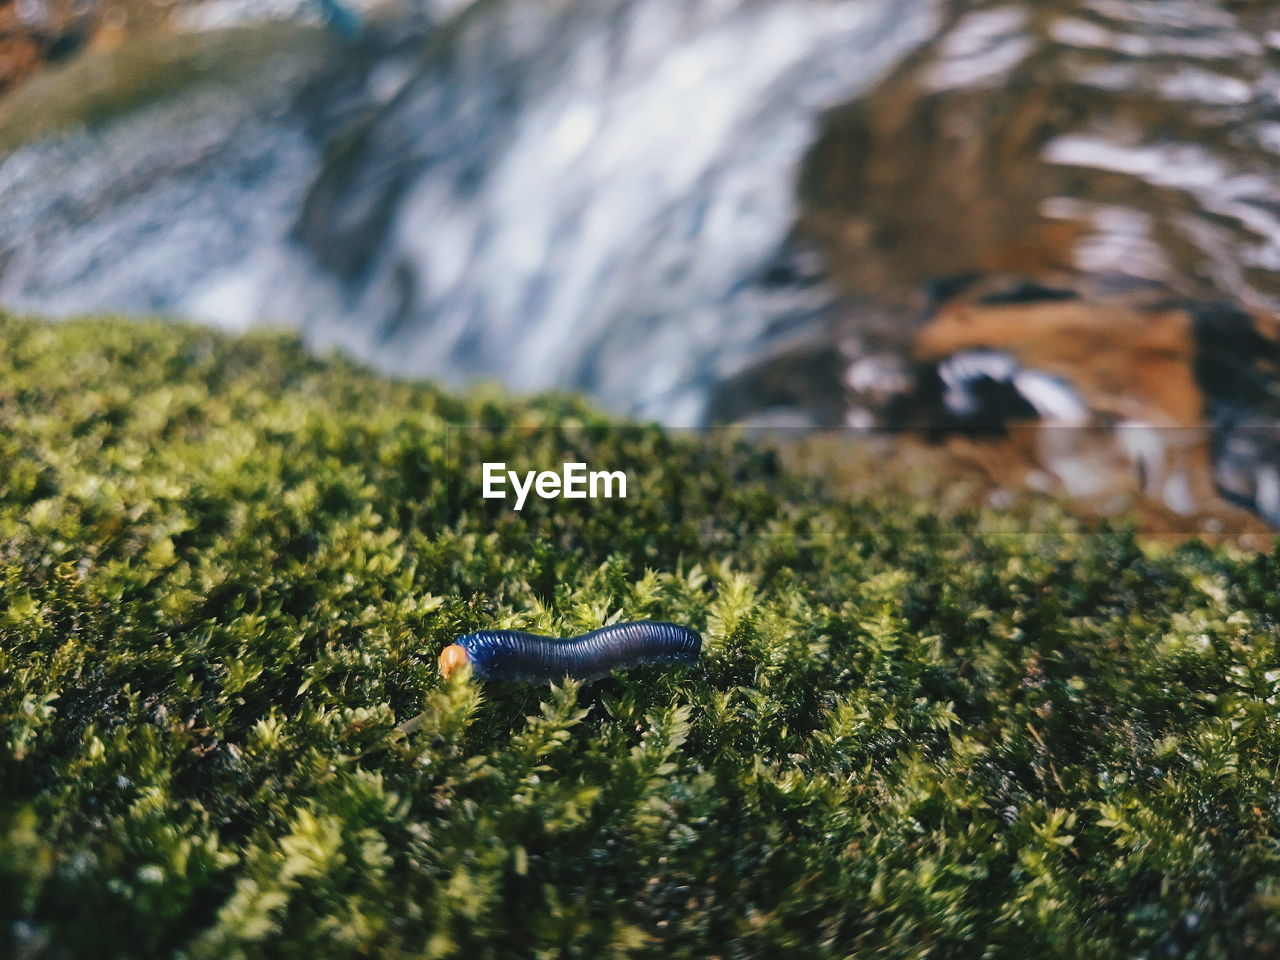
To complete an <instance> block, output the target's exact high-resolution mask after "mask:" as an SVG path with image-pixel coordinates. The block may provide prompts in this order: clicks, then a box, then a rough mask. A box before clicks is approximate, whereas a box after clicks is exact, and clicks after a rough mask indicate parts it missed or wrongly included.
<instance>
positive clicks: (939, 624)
mask: <svg viewBox="0 0 1280 960" xmlns="http://www.w3.org/2000/svg"><path fill="white" fill-rule="evenodd" d="M451 422H452V423H478V424H482V425H484V426H485V427H486V428H487V429H485V430H483V431H467V433H466V434H465V437H466V439H465V442H463V443H452V444H451V443H448V442H446V439H447V438H448V437H449V436H453V438H454V440H456V439H457V434H456V432H451V431H448V430H447V429H446V424H448V423H451ZM539 426H541V427H546V429H540V430H536V431H528V430H527V429H525V428H528V427H539ZM451 446H453V447H454V448H456V449H460V450H465V451H466V453H467V455H468V456H475V457H477V458H485V459H490V458H491V459H495V460H504V459H505V460H508V461H516V460H519V459H520V458H521V457H524V458H525V459H526V461H527V462H529V463H536V462H538V461H541V462H542V463H543V465H544V466H545V465H547V464H548V463H551V464H558V463H559V462H560V461H561V460H562V459H563V453H564V452H565V451H566V450H568V451H573V452H575V453H577V454H580V455H582V457H583V458H584V459H587V460H589V461H590V462H591V463H592V464H593V466H601V467H603V466H605V465H608V466H609V467H610V468H611V469H616V468H618V467H624V468H626V469H627V470H628V471H629V472H630V473H631V475H632V477H633V482H634V483H635V484H636V487H637V489H639V490H643V491H645V492H646V493H645V495H644V496H640V497H637V498H633V499H629V500H626V501H619V500H610V501H602V502H599V503H597V504H594V505H590V506H585V505H582V504H574V505H573V508H572V509H569V508H568V507H567V506H566V505H565V503H563V502H543V501H532V502H531V503H530V505H529V506H527V507H526V508H525V510H524V511H523V513H522V514H518V515H517V514H514V513H511V512H501V513H499V512H487V511H479V510H477V509H475V507H474V501H471V500H470V499H469V498H468V497H466V496H462V495H460V493H459V488H458V487H457V485H456V484H455V485H454V489H453V494H452V496H451V495H450V485H449V483H448V482H447V480H448V473H449V460H448V449H449V448H450V447H451ZM1060 527H1061V532H1055V533H1053V534H1046V535H1037V536H1019V535H1015V534H1011V533H1007V534H1001V533H1000V532H999V531H1000V530H1001V529H1007V530H1011V531H1012V530H1016V529H1018V522H1017V521H1015V520H1014V519H1011V518H1007V517H1000V516H997V515H989V516H979V515H971V516H969V515H958V516H956V517H954V518H948V520H947V522H946V523H945V524H944V523H943V522H941V521H939V520H938V519H937V518H934V517H932V516H930V512H929V509H928V505H927V504H918V503H899V504H897V505H894V504H891V503H876V504H869V503H866V502H860V501H856V500H855V501H852V502H845V501H843V500H841V499H839V498H836V497H833V496H830V495H823V494H822V492H821V491H820V490H818V489H813V488H811V487H810V485H809V484H807V483H806V482H803V481H800V480H797V479H794V478H791V477H788V476H787V475H785V473H784V472H782V471H780V470H779V469H778V467H777V466H776V463H775V462H774V460H773V459H772V458H771V457H770V456H769V455H767V454H764V453H759V452H752V451H749V450H746V449H726V448H725V447H724V446H722V445H718V444H715V443H712V442H711V441H709V440H699V439H697V438H693V437H676V436H671V435H667V434H664V433H662V432H661V431H659V430H657V429H651V428H628V429H614V428H611V427H610V425H609V423H608V421H607V420H605V419H604V418H602V417H601V416H599V415H597V414H594V413H592V412H591V411H589V410H588V409H586V408H585V407H584V406H583V405H582V404H580V403H579V402H578V401H575V400H573V399H570V398H564V397H547V398H540V399H535V400H512V399H510V398H505V397H503V396H502V395H501V394H500V393H498V392H496V391H494V390H489V389H480V390H476V391H473V392H472V393H470V394H469V395H468V396H466V397H455V396H450V395H448V394H445V393H443V392H441V391H439V390H437V389H435V388H433V387H430V386H426V385H422V384H415V383H405V382H396V381H391V380H387V379H382V378H379V377H376V376H373V375H370V374H368V373H367V372H364V371H362V370H361V369H359V368H357V367H355V366H353V365H352V364H350V363H347V362H344V361H339V360H320V359H315V358H312V357H309V356H308V355H307V354H305V353H304V352H303V351H302V350H301V349H300V348H299V347H298V345H297V344H296V343H294V342H293V341H291V340H288V339H285V338H282V337H277V336H274V335H272V336H267V335H253V336H250V337H247V338H244V339H238V340H232V339H226V338H223V337H220V336H217V335H215V334H212V333H208V332H201V331H194V330H189V329H184V328H179V327H171V326H163V325H159V324H124V323H110V322H94V323H69V324H64V325H46V324H41V323H35V322H28V321H20V320H14V319H4V320H0V955H3V956H5V957H15V956H16V957H25V958H45V957H48V958H63V957H95V958H98V957H120V958H144V957H155V956H183V957H190V958H204V957H208V958H223V957H236V956H248V957H257V956H262V957H288V958H294V957H296V958H314V957H326V958H327V957H366V956H379V957H436V956H463V957H468V958H485V957H495V958H496V957H516V956H535V957H599V956H614V955H627V956H652V957H661V956H665V955H672V956H680V957H710V956H717V957H725V958H730V957H771V956H781V955H788V956H804V957H838V956H848V955H862V956H870V955H873V954H875V955H885V956H930V955H931V956H984V955H990V956H1082V957H1084V956H1088V957H1106V956H1116V957H1120V956H1126V957H1127V956H1135V955H1191V956H1227V955H1231V956H1244V955H1248V954H1261V953H1265V952H1266V951H1267V950H1271V951H1275V950H1276V949H1277V948H1278V947H1280V846H1278V843H1280V827H1278V826H1277V823H1278V818H1280V791H1277V789H1276V774H1277V761H1278V760H1280V749H1278V746H1280V739H1278V738H1280V706H1278V705H1277V696H1278V694H1280V631H1278V628H1277V623H1278V621H1280V592H1277V588H1276V585H1277V582H1278V579H1277V576H1278V574H1280V554H1271V555H1236V554H1232V553H1230V552H1228V551H1226V550H1221V549H1210V548H1209V547H1206V546H1203V545H1199V544H1186V545H1183V546H1178V547H1171V548H1165V549H1163V550H1160V551H1156V550H1153V549H1151V548H1144V547H1142V546H1141V545H1140V544H1138V543H1137V542H1135V539H1134V538H1133V536H1132V535H1130V534H1129V533H1127V532H1125V531H1114V530H1112V531H1103V532H1100V533H1097V534H1094V535H1078V534H1076V533H1073V532H1072V530H1071V526H1070V524H1069V523H1068V522H1067V521H1065V520H1063V521H1061V523H1060ZM957 531H958V535H957ZM614 616H620V617H622V618H627V619H630V618H640V617H655V618H662V619H670V620H676V621H681V622H685V623H688V624H690V625H691V626H694V627H696V628H698V629H700V630H702V631H703V632H704V636H705V639H706V648H705V649H706V653H705V656H704V660H703V663H702V665H701V666H700V667H699V668H698V669H697V670H695V671H692V672H689V673H681V672H677V671H671V670H662V669H659V668H643V669H640V670H637V671H634V672H632V673H629V674H626V675H625V676H621V677H611V678H607V679H605V680H602V681H599V682H597V683H594V684H590V685H586V686H582V687H575V686H573V685H571V684H570V685H566V686H565V687H564V688H559V689H557V688H549V687H542V688H539V687H528V686H510V687H486V688H484V689H480V688H478V687H477V686H476V685H475V684H473V683H472V682H471V681H470V680H469V679H467V678H465V677H463V678H461V679H458V678H457V677H455V678H454V680H453V681H451V682H449V683H447V684H446V683H442V682H441V681H440V679H439V677H438V674H437V671H436V666H435V656H436V654H437V652H438V651H439V650H440V649H441V648H442V647H443V646H444V645H446V644H447V643H449V642H450V641H451V640H452V639H453V638H454V637H456V636H457V635H458V634H460V633H463V632H466V631H469V630H472V629H475V628H478V627H482V626H520V627H524V628H529V629H535V630H539V631H542V632H554V633H576V632H580V631H582V630H584V629H588V628H590V627H594V626H598V625H599V624H600V623H602V622H604V621H605V620H607V619H608V618H610V617H614Z"/></svg>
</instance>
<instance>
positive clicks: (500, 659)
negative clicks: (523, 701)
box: [440, 620, 702, 681]
mask: <svg viewBox="0 0 1280 960" xmlns="http://www.w3.org/2000/svg"><path fill="white" fill-rule="evenodd" d="M701 649H702V637H701V636H699V635H698V633H697V632H695V631H693V630H690V629H689V628H688V627H682V626H679V625H678V624H674V623H659V622H657V621H653V620H639V621H636V622H634V623H615V624H613V625H612V626H608V627H602V628H601V629H599V630H592V631H591V632H590V633H585V634H583V635H582V636H580V637H572V638H570V639H567V640H559V639H556V638H554V637H542V636H538V635H537V634H534V633H525V632H523V631H521V630H480V631H477V632H476V633H469V634H467V635H466V636H465V637H460V638H459V639H458V642H457V643H455V644H453V645H452V646H450V647H446V648H445V650H444V652H443V653H441V654H440V671H441V673H443V674H444V675H445V676H446V677H447V676H448V675H449V674H450V673H452V672H453V671H454V670H455V669H456V668H457V667H459V666H461V664H462V661H463V659H465V660H466V662H468V663H470V664H471V669H472V671H473V672H474V673H475V675H476V676H477V677H478V678H480V679H482V680H532V681H555V680H563V679H564V678H565V677H573V678H574V679H575V680H590V679H593V678H595V677H602V676H604V675H605V674H608V673H612V672H613V671H614V670H623V669H626V668H627V667H631V666H635V665H637V664H641V663H682V664H689V665H692V664H694V663H697V661H698V653H699V652H700V651H701Z"/></svg>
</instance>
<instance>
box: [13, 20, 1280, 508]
mask: <svg viewBox="0 0 1280 960" xmlns="http://www.w3.org/2000/svg"><path fill="white" fill-rule="evenodd" d="M0 307H2V308H4V309H8V310H11V311H16V312H22V313H32V314H38V315H41V316H50V317H67V316H73V315H80V314H91V313H92V314H98V313H126V314H137V315H154V314H160V315H164V316H170V317H173V318H177V319H186V320H195V321H198V322H201V323H208V324H213V325H217V326H219V327H223V328H230V329H243V328H247V327H249V326H252V325H259V324H268V325H272V326H285V327H289V328H292V329H296V330H298V331H299V332H300V334H301V335H302V336H303V337H304V338H305V339H306V341H307V342H308V343H309V344H310V345H312V346H313V347H314V348H315V349H317V350H327V349H331V348H339V349H341V350H344V351H346V352H348V353H350V354H353V355H355V356H357V357H359V358H361V359H363V360H366V361H368V362H369V363H371V364H373V365H374V366H376V367H377V368H379V369H382V370H384V371H387V372H389V373H392V374H396V375H406V376H413V377H432V378H439V379H443V380H446V381H449V382H452V383H457V384H464V383H466V382H468V381H470V380H473V379H475V378H488V379H497V380H499V381H501V382H502V383H504V384H506V385H507V386H509V387H511V388H512V389H515V390H520V391H531V390H539V389H544V388H568V389H574V390H582V391H585V392H586V393H588V394H589V395H591V396H592V397H593V398H595V399H596V400H597V402H599V403H601V404H602V405H604V406H605V407H607V408H609V409H611V410H615V411H618V412H620V413H623V414H627V415H634V416H639V417H643V418H652V419H656V420H659V421H661V422H663V423H666V424H668V425H671V426H706V425H711V424H740V425H749V426H753V427H767V428H770V429H774V430H778V431H784V432H789V434H790V435H791V436H797V437H800V436H802V437H803V438H804V440H803V446H804V457H805V458H806V460H807V461H808V462H810V463H813V464H816V465H817V468H818V469H822V470H823V471H824V472H827V473H829V474H831V475H833V476H836V477H843V478H846V479H847V482H848V483H850V484H858V483H863V482H869V479H868V478H869V477H870V475H871V474H881V475H882V472H881V471H880V465H882V464H884V463H888V462H891V461H892V462H897V463H904V464H906V465H907V467H908V469H911V470H915V471H916V472H917V473H921V474H924V475H927V476H928V477H931V478H934V480H937V479H938V478H942V479H943V480H944V481H946V480H948V478H953V477H954V478H963V479H964V480H965V482H966V484H967V486H966V487H965V489H973V490H976V491H977V493H976V494H975V496H978V497H980V498H982V499H984V500H986V501H987V502H994V503H1001V502H1005V501H1007V500H1009V499H1010V498H1011V497H1014V496H1016V495H1018V494H1019V493H1020V492H1023V491H1031V492H1032V493H1047V494H1051V495H1055V496H1066V497H1067V498H1068V499H1070V500H1071V501H1072V502H1074V503H1077V504H1079V505H1081V508H1082V509H1084V510H1085V511H1086V512H1092V513H1096V514H1101V515H1110V516H1115V515H1120V516H1126V517H1128V516H1132V517H1137V518H1138V521H1139V523H1140V524H1142V525H1143V526H1144V527H1145V528H1147V529H1149V530H1152V531H1156V532H1161V531H1170V532H1172V531H1207V532H1233V531H1245V532H1248V531H1253V530H1264V529H1267V528H1268V527H1276V526H1280V434H1277V432H1276V425H1277V423H1278V422H1280V326H1277V322H1276V312H1277V308H1278V307H1280V7H1277V6H1276V5H1275V4H1271V3H1267V2H1261V0H1260V2H1227V0H1046V2H1036V3H1032V2H1016V3H983V2H948V0H577V2H574V0H474V2H468V0H170V2H164V0H0ZM930 489H933V490H935V491H936V490H937V489H940V487H939V486H938V484H937V483H934V485H933V486H932V487H930Z"/></svg>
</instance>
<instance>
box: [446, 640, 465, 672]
mask: <svg viewBox="0 0 1280 960" xmlns="http://www.w3.org/2000/svg"><path fill="white" fill-rule="evenodd" d="M466 662H467V651H466V650H465V649H464V648H463V646H462V644H460V643H451V644H449V646H447V647H445V648H444V649H443V650H441V651H440V673H441V674H443V675H444V678H445V679H446V680H447V679H449V675H450V674H452V673H453V671H455V670H457V669H458V668H459V667H460V666H462V665H463V664H464V663H466Z"/></svg>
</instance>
